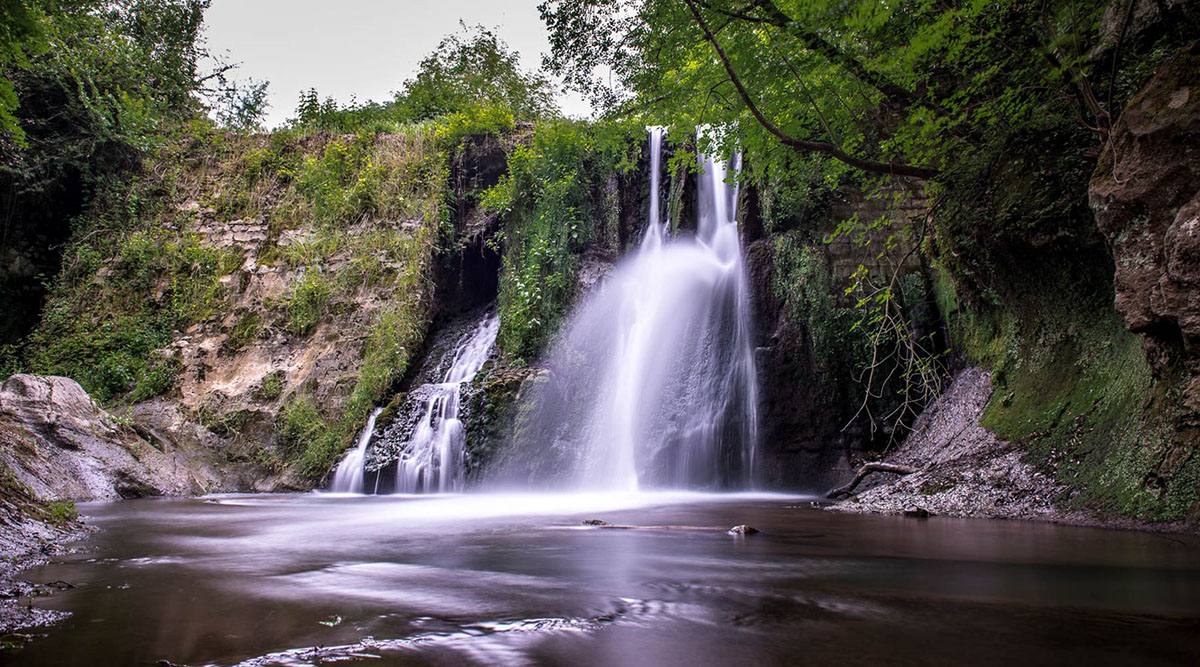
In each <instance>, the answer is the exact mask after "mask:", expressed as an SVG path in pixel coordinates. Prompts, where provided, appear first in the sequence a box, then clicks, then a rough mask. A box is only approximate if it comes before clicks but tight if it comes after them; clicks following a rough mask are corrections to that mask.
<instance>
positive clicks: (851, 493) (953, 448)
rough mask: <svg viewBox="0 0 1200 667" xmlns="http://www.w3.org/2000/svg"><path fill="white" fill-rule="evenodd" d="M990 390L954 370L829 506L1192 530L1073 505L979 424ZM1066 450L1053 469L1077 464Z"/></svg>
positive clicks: (986, 382)
mask: <svg viewBox="0 0 1200 667" xmlns="http://www.w3.org/2000/svg"><path fill="white" fill-rule="evenodd" d="M993 391H994V389H993V387H992V382H991V373H989V372H988V371H986V370H984V369H981V368H976V367H969V368H966V369H964V370H962V371H959V373H958V374H957V375H956V376H955V377H954V380H953V382H952V383H951V385H950V387H949V388H948V389H947V390H946V392H945V393H944V394H943V395H942V396H941V397H939V398H938V399H937V400H936V401H934V403H933V404H931V405H930V406H929V407H928V408H927V409H926V410H925V411H924V412H923V413H922V414H921V416H920V417H919V418H918V419H917V421H916V423H915V424H914V426H913V430H912V433H911V434H910V435H909V436H908V437H907V438H906V439H905V440H904V442H902V443H901V444H900V445H898V446H897V447H895V448H894V449H892V450H891V451H889V452H887V453H886V455H885V456H883V457H882V458H880V459H879V460H878V461H874V462H870V463H868V464H864V468H863V469H860V471H862V470H865V469H866V466H869V465H870V464H871V463H875V464H884V465H883V466H878V467H880V468H883V470H879V471H873V472H867V474H865V475H863V476H862V478H861V480H860V481H859V483H858V484H857V485H854V486H852V487H850V488H847V486H850V485H849V484H848V485H846V486H843V487H840V489H842V490H843V492H842V493H837V490H836V489H835V490H834V491H831V492H830V495H832V496H837V497H836V498H833V499H834V500H835V501H836V502H834V503H833V504H831V505H828V506H826V507H825V509H827V510H829V511H833V512H847V513H856V514H891V515H906V516H911V517H923V516H945V517H959V518H980V519H1010V520H1023V521H1045V522H1049V523H1055V524H1061V525H1069V526H1087V527H1094V528H1113V529H1120V530H1138V531H1147V532H1155V533H1195V532H1196V527H1195V526H1194V525H1190V524H1187V523H1185V522H1179V521H1177V522H1161V523H1154V522H1149V521H1141V520H1137V519H1133V518H1129V517H1107V516H1103V515H1098V514H1096V513H1093V512H1087V511H1084V510H1081V509H1073V508H1072V507H1071V501H1072V500H1073V499H1074V498H1075V497H1076V495H1077V494H1078V492H1077V491H1075V490H1073V489H1072V488H1071V486H1069V485H1067V484H1063V483H1061V482H1059V481H1056V479H1055V476H1054V475H1051V474H1048V472H1049V471H1048V470H1047V469H1045V467H1038V466H1036V465H1034V464H1033V463H1032V462H1031V461H1030V457H1029V456H1028V454H1027V450H1026V449H1025V448H1023V447H1021V446H1019V445H1017V444H1014V443H1009V442H1005V441H1003V440H1000V439H999V438H997V437H996V435H995V434H994V433H992V432H991V431H989V430H987V429H986V428H984V427H983V426H981V425H980V420H981V418H982V416H983V413H984V410H985V409H986V408H987V405H988V401H989V400H991V397H992V393H993ZM1069 455H1070V454H1069V453H1064V454H1063V455H1059V456H1055V457H1052V459H1051V460H1050V462H1049V464H1048V465H1049V466H1050V468H1051V469H1055V470H1056V469H1057V467H1058V466H1060V465H1061V466H1063V467H1064V468H1065V467H1067V466H1069V465H1071V464H1073V463H1077V461H1071V460H1070V459H1069V458H1067V457H1069Z"/></svg>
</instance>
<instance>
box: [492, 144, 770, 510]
mask: <svg viewBox="0 0 1200 667" xmlns="http://www.w3.org/2000/svg"><path fill="white" fill-rule="evenodd" d="M650 141H651V153H650V163H651V176H650V181H651V187H650V191H651V198H650V217H649V220H648V225H647V229H646V233H645V235H644V236H643V239H642V243H641V246H640V247H639V248H638V250H637V251H636V252H635V253H632V254H631V255H630V256H629V257H627V258H626V259H625V260H624V261H622V262H621V263H620V264H619V265H618V266H617V268H616V269H615V271H614V272H613V274H612V276H611V277H610V278H609V280H608V282H607V284H605V285H604V286H603V287H601V288H600V289H599V290H598V291H597V292H595V293H593V294H591V295H589V296H588V297H587V298H586V300H585V301H584V303H583V304H582V305H581V306H580V307H579V308H578V310H577V311H576V312H575V313H574V315H573V316H572V318H571V322H570V323H569V325H568V326H567V328H566V331H565V334H564V336H563V337H562V339H561V340H560V341H559V343H558V344H557V345H556V347H555V349H554V351H553V353H552V355H551V357H550V359H549V362H548V367H549V370H550V372H549V373H548V374H544V376H543V377H544V379H543V381H542V385H541V387H540V389H539V390H538V392H537V393H536V395H535V396H534V397H533V398H532V399H530V401H531V403H530V405H532V406H534V407H532V408H530V409H529V410H528V412H534V413H536V414H534V415H533V416H531V417H529V418H528V419H526V420H525V422H524V423H518V425H517V427H518V430H519V433H518V436H517V438H516V439H517V443H516V445H517V448H518V449H519V450H520V452H519V453H517V454H515V455H514V457H513V459H512V460H511V461H510V462H509V463H508V464H507V465H506V466H505V468H506V470H503V471H502V472H501V476H502V477H508V478H510V479H514V480H515V478H518V477H520V475H521V471H522V469H525V470H529V469H533V467H534V466H532V465H529V464H528V462H527V461H522V460H521V459H522V458H527V459H529V460H531V461H532V460H541V461H544V460H545V457H547V456H549V457H552V458H554V459H555V460H554V461H552V462H549V463H543V464H542V465H541V466H540V467H541V468H542V469H546V468H562V469H567V470H571V471H573V472H572V473H570V474H568V475H566V477H567V479H566V483H567V484H568V485H572V486H582V487H585V488H608V489H615V490H638V489H644V488H681V487H684V488H711V489H717V488H741V487H746V486H748V485H749V483H750V475H751V468H752V466H753V459H754V448H755V441H756V438H757V427H756V418H757V415H756V401H757V396H756V394H757V389H756V386H755V370H754V357H753V350H752V348H751V326H750V304H749V295H748V289H747V278H746V271H745V267H744V264H743V260H742V250H741V243H740V241H739V239H738V232H737V223H736V221H735V219H734V216H735V214H736V202H737V194H738V193H737V187H736V186H735V185H731V184H729V183H727V182H726V165H725V163H723V162H721V161H720V160H716V159H712V158H707V159H704V160H703V162H702V164H703V167H704V173H703V174H701V175H700V177H699V187H698V188H697V190H698V194H699V200H700V201H699V208H698V210H699V219H698V220H697V231H696V234H695V236H694V237H690V236H689V237H677V238H673V239H668V238H667V237H666V225H665V224H664V222H663V221H662V220H661V219H660V216H659V202H658V198H659V187H658V183H659V171H660V169H661V141H662V132H661V130H660V129H658V128H652V129H651V133H650ZM734 166H735V169H736V163H735V165H734ZM539 457H540V458H539ZM530 481H532V482H533V483H535V484H536V483H538V482H541V481H542V480H539V479H531V480H530Z"/></svg>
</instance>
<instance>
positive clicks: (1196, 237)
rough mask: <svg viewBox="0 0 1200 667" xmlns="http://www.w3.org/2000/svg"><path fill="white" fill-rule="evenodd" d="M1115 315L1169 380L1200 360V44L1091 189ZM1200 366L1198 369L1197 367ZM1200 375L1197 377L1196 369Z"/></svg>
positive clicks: (1170, 67) (1125, 130) (1121, 133)
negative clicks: (1108, 256)
mask: <svg viewBox="0 0 1200 667" xmlns="http://www.w3.org/2000/svg"><path fill="white" fill-rule="evenodd" d="M1090 200H1091V205H1092V208H1093V209H1094V210H1095V213H1096V222H1097V224H1098V225H1099V227H1100V230H1101V231H1102V232H1103V233H1104V235H1105V237H1106V238H1107V239H1108V242H1109V244H1110V246H1111V248H1112V252H1113V258H1114V259H1115V261H1116V277H1115V287H1116V307H1117V310H1118V311H1120V312H1121V313H1122V314H1123V315H1124V316H1125V321H1126V323H1127V325H1128V327H1129V330H1130V331H1133V332H1135V333H1140V334H1143V336H1144V337H1145V348H1146V356H1147V359H1148V361H1149V362H1150V364H1151V365H1152V366H1153V367H1154V368H1155V370H1156V371H1159V372H1162V371H1163V370H1165V369H1166V368H1168V367H1171V366H1173V365H1174V364H1175V363H1176V362H1178V361H1180V360H1181V357H1184V356H1186V357H1188V358H1191V359H1193V360H1195V359H1196V358H1197V356H1198V353H1200V42H1195V43H1193V44H1192V45H1191V46H1189V47H1187V48H1185V49H1183V50H1182V51H1181V52H1179V53H1177V54H1175V55H1174V56H1172V57H1171V58H1170V59H1169V60H1168V61H1166V62H1165V63H1164V64H1163V65H1162V66H1161V67H1160V68H1159V70H1158V72H1157V73H1155V75H1154V77H1153V78H1152V79H1151V80H1150V82H1149V83H1148V84H1146V86H1145V87H1144V88H1143V89H1142V90H1141V91H1140V92H1139V93H1138V94H1137V95H1136V96H1135V97H1134V98H1133V100H1131V101H1130V103H1129V105H1128V107H1126V109H1125V111H1124V112H1123V113H1122V114H1121V117H1120V119H1119V120H1118V121H1117V123H1116V126H1115V127H1114V128H1113V132H1112V141H1111V142H1110V144H1109V145H1108V146H1107V147H1106V149H1105V150H1104V152H1103V153H1102V154H1101V156H1100V160H1099V164H1098V166H1097V169H1096V172H1095V173H1094V174H1093V176H1092V181H1091V185H1090ZM1192 363H1193V364H1194V363H1195V362H1194V361H1193V362H1192ZM1193 370H1194V369H1193Z"/></svg>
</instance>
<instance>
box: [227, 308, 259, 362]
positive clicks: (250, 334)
mask: <svg viewBox="0 0 1200 667" xmlns="http://www.w3.org/2000/svg"><path fill="white" fill-rule="evenodd" d="M262 327H263V321H262V316H261V315H259V314H258V313H253V312H252V313H243V314H242V316H241V317H239V318H238V320H237V322H235V323H234V325H233V329H232V330H230V332H229V336H228V337H227V338H226V339H225V342H224V343H222V344H221V349H222V351H224V352H226V353H232V352H237V351H238V350H240V349H242V348H243V347H245V346H246V345H248V344H249V343H252V342H254V341H255V340H257V339H258V336H259V334H261V333H262Z"/></svg>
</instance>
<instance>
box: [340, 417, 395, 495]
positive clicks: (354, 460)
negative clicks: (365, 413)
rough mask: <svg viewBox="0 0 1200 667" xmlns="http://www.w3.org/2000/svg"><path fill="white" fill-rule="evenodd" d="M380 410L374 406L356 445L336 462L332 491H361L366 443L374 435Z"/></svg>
mask: <svg viewBox="0 0 1200 667" xmlns="http://www.w3.org/2000/svg"><path fill="white" fill-rule="evenodd" d="M380 412H383V408H375V411H374V412H372V413H371V417H370V418H369V419H367V425H366V426H364V427H363V430H362V433H360V434H359V436H358V446H357V447H355V448H354V449H352V450H350V452H349V453H348V454H346V457H345V458H344V459H342V462H341V463H339V464H338V467H337V471H335V472H334V473H333V482H332V483H331V484H330V485H329V490H330V491H333V492H334V493H362V492H363V472H364V471H363V465H364V463H365V462H366V457H367V445H369V444H371V437H372V436H374V435H375V420H376V419H378V418H379V413H380Z"/></svg>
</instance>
